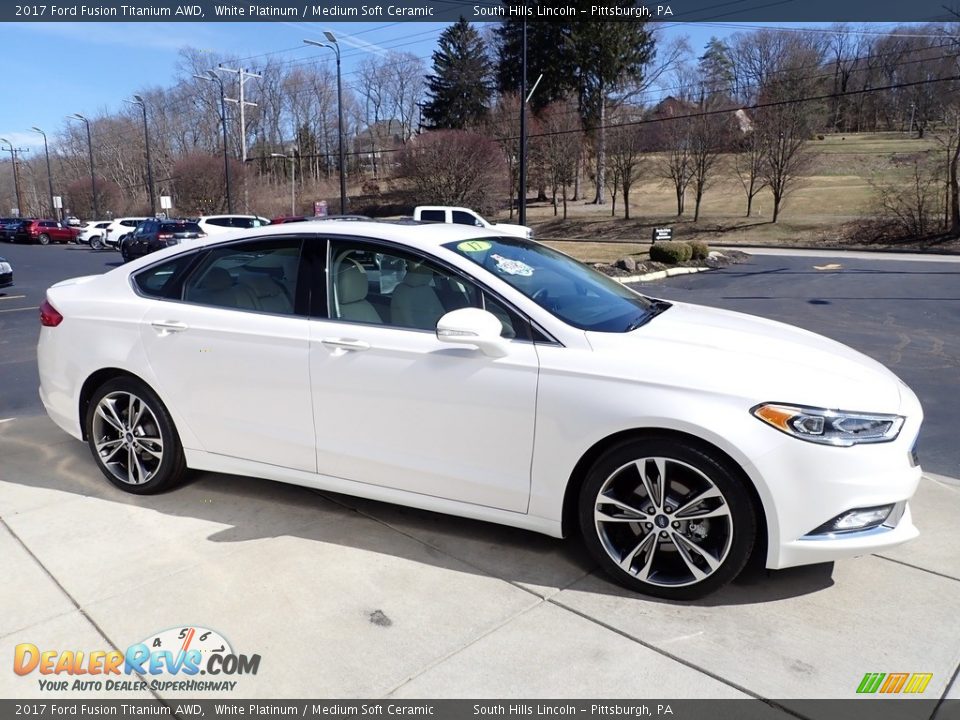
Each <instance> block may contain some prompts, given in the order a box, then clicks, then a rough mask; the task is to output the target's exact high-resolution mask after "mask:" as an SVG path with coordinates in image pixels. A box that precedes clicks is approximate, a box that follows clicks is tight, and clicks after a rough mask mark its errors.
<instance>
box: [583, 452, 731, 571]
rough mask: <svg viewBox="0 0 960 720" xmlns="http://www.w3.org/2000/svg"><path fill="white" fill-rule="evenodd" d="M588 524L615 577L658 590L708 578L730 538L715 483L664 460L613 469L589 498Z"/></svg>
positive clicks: (645, 459)
mask: <svg viewBox="0 0 960 720" xmlns="http://www.w3.org/2000/svg"><path fill="white" fill-rule="evenodd" d="M594 526H595V528H596V533H597V537H598V538H599V540H600V544H601V545H602V547H603V549H604V551H605V552H606V554H607V555H608V556H609V558H610V559H611V560H612V561H613V562H614V563H615V564H616V565H617V566H619V568H620V569H621V570H622V571H623V572H625V573H628V574H629V575H631V576H633V577H634V578H636V579H637V580H639V581H640V582H643V583H647V584H650V585H654V586H658V587H663V588H678V587H684V586H688V585H694V584H698V583H701V582H703V581H704V580H705V579H707V578H708V577H710V576H712V575H713V574H714V573H715V572H716V571H717V570H718V569H719V568H720V567H721V566H722V565H723V563H724V561H725V560H726V559H727V556H728V555H729V554H730V549H731V546H732V544H733V536H734V533H733V517H732V514H731V510H730V506H729V504H728V501H727V498H726V497H725V496H724V494H723V492H722V491H721V490H720V488H719V487H718V486H717V484H716V483H715V482H714V481H713V480H711V479H710V478H709V477H708V476H707V475H706V474H705V473H704V472H702V471H701V470H699V469H697V468H695V467H694V466H693V465H690V464H688V463H686V462H683V461H681V460H677V459H675V458H668V457H643V458H640V459H637V460H634V461H632V462H629V463H627V464H625V465H622V466H620V467H618V468H617V469H616V470H614V471H613V472H612V473H611V474H610V475H609V476H608V477H607V479H606V480H605V481H604V482H603V484H602V485H601V488H600V491H599V492H598V493H597V496H596V501H595V506H594Z"/></svg>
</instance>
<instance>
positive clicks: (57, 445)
mask: <svg viewBox="0 0 960 720" xmlns="http://www.w3.org/2000/svg"><path fill="white" fill-rule="evenodd" d="M0 457H2V458H3V462H2V464H0V481H4V482H6V483H11V484H15V485H19V486H22V488H23V490H22V491H19V492H14V491H9V492H7V491H5V492H3V493H0V515H2V516H4V517H9V516H12V515H15V514H20V513H29V512H31V511H34V510H37V508H38V507H39V508H40V510H37V511H38V512H42V508H43V506H45V505H46V506H49V505H53V504H56V503H65V502H70V503H71V504H72V506H73V507H74V508H76V509H79V510H80V511H84V509H85V508H86V510H85V511H86V512H88V513H89V514H90V522H89V523H87V522H84V521H83V520H82V519H81V518H80V517H78V516H77V515H73V517H74V520H73V524H74V525H75V527H77V528H83V527H85V526H87V525H96V524H97V523H101V524H102V523H103V522H104V520H103V518H104V516H106V517H110V518H114V517H116V519H117V520H118V521H119V522H120V523H121V525H122V524H123V523H131V522H134V518H135V517H136V518H140V514H139V511H138V510H136V509H137V508H139V509H142V510H143V509H145V510H149V511H152V512H155V513H160V514H162V515H165V516H168V517H169V518H171V519H176V518H189V519H193V520H199V521H202V524H201V525H199V526H196V524H194V523H191V524H190V526H191V527H194V526H196V527H198V528H199V529H198V530H197V532H198V536H197V537H196V538H193V539H185V538H178V542H189V543H190V544H191V545H192V547H193V549H194V550H197V551H198V552H201V553H202V552H203V550H202V544H203V543H243V542H248V541H259V540H266V541H267V542H268V544H269V541H270V540H271V539H275V538H281V537H293V538H299V539H302V540H307V541H309V542H311V543H317V544H318V548H319V547H322V546H327V547H328V546H342V547H345V548H348V549H352V550H361V551H365V552H369V553H376V554H379V555H383V556H393V557H396V558H400V559H403V560H406V561H410V562H413V563H429V564H431V565H433V566H435V567H441V568H446V569H450V570H453V571H457V572H473V573H476V574H478V575H486V576H492V577H496V578H499V579H501V580H503V581H505V582H508V583H511V584H513V585H515V586H517V587H520V588H523V589H526V590H528V591H530V592H533V593H534V594H537V595H540V596H543V597H548V596H550V595H553V594H555V593H556V592H558V591H560V590H564V589H567V588H571V587H573V586H578V587H577V588H576V589H577V590H578V591H579V586H580V585H585V586H587V587H588V588H589V591H590V592H591V593H597V592H599V593H602V594H606V595H610V596H617V597H627V598H630V597H633V598H637V597H638V595H637V594H636V593H634V592H632V591H630V590H627V589H624V588H621V587H619V586H618V585H615V584H614V583H613V582H611V581H608V580H607V579H606V577H605V576H604V574H603V573H602V571H600V570H599V568H598V567H597V566H596V564H595V563H594V562H593V560H592V559H591V558H590V557H589V555H588V553H587V551H586V549H585V548H584V547H583V544H582V542H581V541H580V540H579V539H578V538H576V537H574V538H569V539H566V540H559V539H556V538H551V537H547V536H545V535H540V534H538V533H534V532H530V531H526V530H520V529H516V528H510V527H506V526H501V525H495V524H492V523H486V522H481V521H475V520H469V519H465V518H457V517H452V516H448V515H443V514H439V513H433V512H428V511H424V510H418V509H413V508H407V507H401V506H397V505H392V504H389V503H382V502H376V501H370V500H364V499H360V498H355V497H352V496H346V495H341V494H337V493H330V492H325V491H317V490H311V489H309V488H303V487H299V486H294V485H287V484H283V483H277V482H272V481H269V480H261V479H257V478H250V477H241V476H231V475H224V474H220V473H209V472H193V473H190V474H189V476H188V479H187V480H186V481H184V482H183V483H182V484H181V485H180V486H178V487H176V488H174V489H172V490H170V491H168V492H165V493H162V494H159V495H151V496H137V495H131V494H128V493H125V492H123V491H121V490H119V489H118V488H115V487H114V486H113V485H111V484H110V483H109V482H108V481H107V480H106V479H105V478H104V477H103V476H102V475H101V473H100V471H99V470H98V469H97V467H96V466H95V464H94V462H93V460H92V458H91V457H90V454H89V450H88V447H87V445H86V444H85V443H81V442H79V441H77V440H74V439H73V438H70V437H68V436H67V435H65V434H64V433H62V432H61V431H60V430H59V429H58V428H56V427H55V426H54V425H53V424H52V423H51V422H50V421H49V420H48V419H47V418H45V417H42V416H41V417H33V418H21V419H18V420H17V421H15V422H10V423H6V424H3V425H0ZM35 490H36V491H39V492H36V491H35ZM64 493H69V494H72V495H74V496H78V497H79V498H81V499H82V500H83V501H84V502H88V503H89V502H92V503H93V504H92V505H85V506H84V505H77V503H76V502H75V499H73V498H64V496H63V494H64ZM104 502H106V503H110V504H111V506H103V505H101V503H104ZM113 504H119V505H122V506H127V507H130V508H131V510H132V512H131V513H125V512H120V513H118V512H117V511H116V508H115V506H114V505H113ZM75 512H76V510H75ZM26 517H27V516H24V518H23V519H21V521H23V520H25V519H26ZM94 518H97V520H96V521H94ZM137 522H139V520H137ZM153 524H154V521H151V525H153ZM155 524H156V525H157V528H158V531H159V532H161V534H165V533H169V534H170V536H171V537H176V530H175V528H177V527H180V526H182V523H178V522H171V523H169V528H170V529H169V530H164V529H163V528H164V524H165V523H164V521H163V520H162V518H161V519H159V520H157V521H155ZM209 527H213V528H216V529H213V530H211V529H209ZM77 532H82V531H81V530H78V531H77ZM116 532H117V533H118V535H122V534H123V532H124V530H123V529H121V528H120V527H118V528H117V529H116ZM75 534H76V533H75ZM73 541H74V542H83V539H82V538H81V537H79V536H77V537H74V538H73ZM411 541H412V542H411ZM198 543H199V546H198V545H197V544H198ZM211 552H213V553H216V552H218V551H215V550H214V549H213V548H211ZM354 555H355V554H354ZM758 564H759V563H755V565H758ZM831 575H832V564H827V565H818V566H810V567H806V568H795V569H791V570H783V571H767V570H765V569H763V568H762V567H759V568H758V567H749V566H748V568H747V570H745V571H744V573H743V574H742V575H741V577H740V578H738V579H737V580H736V581H735V582H734V583H732V584H731V585H729V586H728V587H726V588H724V589H722V590H721V591H719V592H717V593H715V594H713V595H711V596H709V597H707V598H705V599H703V600H698V601H692V602H683V603H672V602H670V603H669V604H682V605H696V606H703V607H716V606H730V605H754V604H761V603H769V602H776V601H780V600H784V599H787V598H792V597H797V596H801V595H806V594H809V593H814V592H817V591H819V590H822V589H824V588H827V587H830V586H831V585H832V584H833V580H832V577H831ZM643 599H644V600H649V601H651V602H668V601H659V600H655V599H653V598H643Z"/></svg>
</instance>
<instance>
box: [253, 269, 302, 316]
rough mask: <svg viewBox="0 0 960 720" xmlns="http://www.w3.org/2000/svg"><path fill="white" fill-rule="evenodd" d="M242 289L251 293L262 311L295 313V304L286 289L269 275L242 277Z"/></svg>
mask: <svg viewBox="0 0 960 720" xmlns="http://www.w3.org/2000/svg"><path fill="white" fill-rule="evenodd" d="M240 287H244V288H246V289H247V290H249V291H250V293H251V294H252V295H253V297H254V300H255V301H256V303H257V306H258V307H259V308H260V309H261V310H265V311H266V312H275V313H292V312H293V303H292V302H291V301H290V298H289V297H288V296H287V294H286V293H285V292H284V289H283V288H282V287H280V284H279V283H277V282H276V281H275V280H273V279H272V278H271V277H270V276H268V275H264V274H263V273H259V272H253V273H251V272H248V273H244V274H243V275H241V276H240Z"/></svg>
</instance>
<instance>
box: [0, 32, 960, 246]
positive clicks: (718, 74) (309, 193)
mask: <svg viewBox="0 0 960 720" xmlns="http://www.w3.org/2000/svg"><path fill="white" fill-rule="evenodd" d="M526 33H527V77H528V81H529V82H528V89H529V88H530V87H532V86H533V85H534V83H535V82H536V89H535V90H534V92H533V93H532V95H531V96H530V99H529V104H528V110H529V118H530V120H529V124H528V137H529V140H528V157H529V163H530V164H529V172H528V187H527V188H523V189H521V188H519V187H518V181H519V171H518V170H519V168H518V160H519V156H520V152H519V135H520V132H519V115H520V103H521V101H522V100H523V99H522V98H520V96H519V90H520V85H521V78H520V71H521V67H522V64H521V57H520V52H521V46H522V34H523V24H522V22H521V21H518V20H513V19H511V20H507V21H506V22H504V23H501V24H498V25H495V26H494V25H489V26H483V27H480V26H475V25H472V24H470V23H468V22H467V21H466V20H464V19H461V20H460V21H459V22H457V23H455V24H453V25H450V26H449V27H447V28H446V29H445V30H444V31H443V32H442V33H441V34H440V36H439V38H438V41H437V47H436V49H435V51H434V52H433V53H432V56H431V58H430V59H429V60H430V63H429V65H428V64H427V62H425V59H424V58H420V57H417V56H416V55H413V54H411V53H402V52H397V51H384V52H374V53H370V54H368V55H366V56H365V57H364V58H363V60H362V61H361V62H359V63H358V64H357V65H356V66H355V68H354V69H352V70H350V71H348V72H347V73H345V80H346V83H345V92H344V114H345V119H346V140H347V141H346V149H347V160H348V175H349V178H350V184H351V194H354V195H358V194H363V195H369V196H377V195H378V194H380V193H381V192H382V191H383V190H384V189H385V188H386V187H388V186H393V185H397V184H399V185H401V186H403V187H406V188H408V189H410V190H411V191H412V192H413V194H414V196H415V198H416V199H418V200H421V201H423V202H449V203H454V202H456V203H463V204H472V205H475V206H476V207H478V208H480V209H496V208H498V207H503V206H505V205H509V206H510V208H511V210H512V207H513V203H514V200H515V199H516V198H517V197H518V196H519V194H520V193H521V192H523V193H536V194H537V196H538V197H539V198H540V199H541V200H547V201H551V202H552V204H553V207H554V212H555V213H557V214H559V213H560V212H561V211H562V212H563V213H564V215H566V207H567V203H568V202H569V201H571V200H578V201H589V202H594V203H597V204H609V205H610V209H611V213H612V214H616V213H617V211H618V206H619V210H620V211H621V212H622V213H623V214H624V216H626V217H629V216H630V210H631V205H630V196H631V191H632V190H633V189H634V188H635V186H636V184H637V183H638V181H640V180H641V179H650V178H656V179H658V180H659V181H660V182H662V183H663V184H664V185H666V186H667V187H669V188H671V191H672V193H673V194H674V195H675V197H676V211H677V215H678V216H683V215H689V216H691V217H692V218H693V219H694V220H697V219H699V217H700V213H701V209H702V202H703V198H704V196H705V195H706V194H707V193H708V192H709V191H710V189H711V187H713V186H714V184H715V183H716V181H717V179H718V177H720V176H721V174H725V175H727V176H729V175H733V176H735V177H736V178H737V179H738V180H739V183H740V185H741V186H742V189H743V206H742V211H743V213H744V214H746V215H750V214H751V212H752V209H753V208H752V205H753V201H754V199H755V198H756V196H757V194H758V193H760V192H761V191H762V190H767V191H768V192H769V193H770V195H771V196H772V199H773V209H772V219H773V220H774V221H776V220H777V219H778V217H779V214H780V212H781V210H782V207H783V204H784V202H785V201H786V199H787V197H788V196H789V194H790V192H791V191H792V190H793V189H794V188H795V187H796V185H797V181H798V179H799V178H801V177H803V175H804V174H805V173H806V172H807V171H808V169H809V167H810V163H811V158H812V157H813V155H812V153H811V143H812V141H814V140H815V139H816V138H817V137H818V136H819V135H823V134H826V133H854V132H872V131H884V130H885V131H901V132H903V133H905V134H908V133H909V134H912V135H913V136H918V137H925V136H927V135H929V136H931V137H935V138H936V141H937V143H939V146H940V147H942V151H943V153H944V156H943V157H944V159H945V160H944V162H939V161H938V162H937V163H936V168H937V169H936V170H935V171H934V170H930V169H929V168H927V167H926V166H924V168H923V169H922V173H921V170H919V169H918V170H917V173H918V177H919V176H920V175H923V178H926V179H924V180H923V182H924V183H926V184H927V185H929V187H930V189H929V192H930V193H931V195H932V193H933V192H934V190H935V189H936V187H937V183H940V185H939V187H942V188H945V189H946V193H945V197H946V198H947V200H946V202H945V208H944V218H945V220H946V221H947V224H948V226H949V227H950V228H951V229H952V230H953V231H954V232H958V231H960V183H958V158H960V95H958V93H957V90H958V89H960V85H958V82H960V81H958V79H957V76H958V75H960V60H958V58H960V30H958V29H957V27H956V26H955V25H954V24H944V23H940V24H928V25H915V26H905V27H901V28H893V29H887V30H885V31H884V32H879V31H876V30H875V29H873V27H871V26H867V27H856V26H852V25H849V24H837V25H835V26H833V27H832V28H830V29H828V30H823V29H818V30H816V31H810V30H804V29H791V30H780V29H769V28H761V29H754V30H743V31H740V32H737V33H735V34H732V35H730V36H727V37H725V38H722V39H721V38H713V39H711V40H710V42H709V43H708V44H707V46H706V47H704V48H702V49H698V50H693V49H692V48H690V47H689V46H688V44H687V43H686V42H685V41H684V40H683V39H679V40H678V39H674V40H668V39H667V38H666V37H665V36H664V34H663V32H662V31H661V30H660V29H659V28H658V26H657V24H656V23H649V22H631V23H620V22H600V21H589V22H585V21H576V22H566V23H564V22H529V23H527V25H526ZM243 61H244V59H243V58H237V57H230V56H214V55H212V54H211V53H209V52H201V51H199V50H196V49H191V48H186V49H184V50H183V51H181V54H180V59H179V63H178V66H177V69H176V76H175V79H174V82H173V84H172V85H170V86H167V87H155V88H148V89H145V90H144V91H143V92H142V93H141V96H142V97H143V99H144V103H145V105H146V107H147V116H148V128H149V135H150V142H151V154H152V158H153V174H154V178H155V179H156V186H157V189H158V194H169V195H172V196H173V197H174V206H175V208H176V209H177V210H180V211H182V212H185V213H199V212H216V211H222V210H224V209H225V207H226V202H225V188H224V187H223V160H222V151H223V145H222V143H223V135H222V125H221V121H222V119H221V116H220V91H219V87H218V85H217V84H216V83H213V82H209V81H206V80H204V79H201V78H198V77H196V76H198V75H199V76H203V75H204V74H206V73H207V71H208V70H210V69H211V68H216V67H217V66H218V65H220V64H223V65H224V66H227V67H240V66H241V65H242V63H243ZM257 69H258V72H259V77H258V78H256V79H254V80H252V81H249V82H248V84H247V86H246V92H247V99H248V100H250V101H252V102H255V103H256V107H251V108H248V109H247V112H246V117H245V120H246V122H245V126H244V127H243V128H241V127H240V123H239V122H238V119H237V113H236V112H235V110H236V108H235V106H228V107H227V115H228V117H227V155H228V156H229V157H230V158H231V174H232V176H233V177H234V178H235V181H234V183H233V186H234V194H235V198H234V203H233V205H234V208H235V209H237V208H238V207H239V206H240V204H241V203H240V198H241V192H242V193H243V195H242V197H243V198H245V200H246V202H247V204H248V205H249V207H250V209H251V210H253V209H256V210H257V211H259V212H275V211H280V209H281V208H284V207H286V205H285V203H287V202H288V201H287V200H286V199H285V198H288V197H289V196H288V193H287V192H286V191H285V190H284V188H285V187H288V185H287V183H289V182H290V175H289V173H290V172H295V178H296V182H297V184H298V186H299V187H300V188H301V193H299V195H300V196H301V197H309V198H311V199H312V198H313V197H322V196H324V195H323V194H324V193H325V192H328V191H329V189H330V188H332V187H333V185H332V182H331V181H335V179H336V173H337V149H338V144H337V143H338V126H337V93H336V74H335V71H334V70H333V69H332V67H331V64H330V63H329V62H327V61H319V60H316V59H307V60H280V59H277V58H276V57H274V56H271V57H270V58H269V59H267V60H266V61H265V62H263V63H262V65H260V66H259V67H258V68H257ZM221 76H222V78H223V80H224V87H225V89H226V92H227V94H228V96H229V95H231V94H232V95H234V96H235V93H236V79H235V78H231V76H230V75H229V74H228V73H222V74H221ZM91 133H92V137H93V154H94V164H95V166H96V175H97V178H96V179H97V192H98V200H99V203H98V204H99V206H100V207H101V208H107V209H109V211H110V212H111V213H112V214H114V215H118V214H124V213H133V212H143V211H145V209H146V208H148V207H149V199H148V196H147V190H146V168H145V162H144V154H145V147H144V133H143V126H142V117H141V115H140V108H138V107H131V106H126V105H124V106H122V107H121V108H119V109H117V110H116V111H114V112H107V113H103V114H101V115H100V116H98V117H95V118H91ZM51 141H52V142H51V161H52V168H53V173H52V174H53V179H54V185H55V189H56V191H57V193H58V194H62V195H64V196H66V197H65V202H66V204H67V205H69V207H70V208H71V209H72V210H73V211H74V212H76V213H77V214H81V215H86V216H89V213H90V208H91V206H92V204H93V203H92V197H91V191H90V182H89V163H88V157H87V136H86V130H85V128H84V127H83V126H82V124H80V123H66V124H65V125H64V126H63V127H62V128H61V129H60V130H59V131H58V132H57V133H56V134H55V135H53V134H51ZM244 145H245V146H246V150H247V161H246V162H245V163H243V162H241V161H240V158H241V154H242V147H243V146H244ZM275 154H283V155H286V156H287V157H291V158H293V162H292V163H290V162H288V161H286V160H285V159H283V158H277V157H274V155H275ZM465 158H469V159H470V160H469V162H466V161H465ZM918 167H919V166H918ZM12 169H13V168H12V165H11V163H9V162H7V163H4V165H3V169H2V172H0V177H2V178H3V179H2V180H0V202H2V205H3V207H12V206H13V204H14V203H15V198H14V197H13V192H12V191H13V185H14V183H13V182H12V180H13V178H12V177H11V176H12V172H11V171H12ZM17 170H18V180H19V181H20V182H19V183H18V184H19V185H20V187H21V200H20V202H21V205H22V206H23V207H22V208H21V209H22V210H23V212H24V214H31V215H50V214H51V209H50V208H49V200H48V199H47V193H46V192H45V188H46V185H47V183H46V166H45V164H44V162H43V158H42V152H41V153H36V152H34V153H31V155H30V156H28V157H26V158H21V162H20V163H19V164H18V166H17ZM931 172H935V173H937V175H936V180H930V179H929V177H928V176H929V175H930V173H931ZM918 183H920V180H918ZM921 184H922V183H921ZM241 188H242V190H241ZM915 189H916V188H915ZM304 209H306V208H304Z"/></svg>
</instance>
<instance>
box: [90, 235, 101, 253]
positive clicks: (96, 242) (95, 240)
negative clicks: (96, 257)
mask: <svg viewBox="0 0 960 720" xmlns="http://www.w3.org/2000/svg"><path fill="white" fill-rule="evenodd" d="M90 249H91V250H103V238H101V237H100V236H99V235H94V236H93V237H92V238H90Z"/></svg>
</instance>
